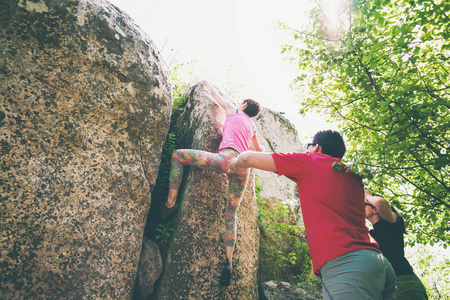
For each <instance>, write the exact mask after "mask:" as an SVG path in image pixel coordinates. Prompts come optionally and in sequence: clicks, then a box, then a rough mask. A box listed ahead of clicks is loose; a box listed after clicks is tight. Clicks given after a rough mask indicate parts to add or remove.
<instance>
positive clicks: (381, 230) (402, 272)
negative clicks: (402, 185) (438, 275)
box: [365, 188, 428, 300]
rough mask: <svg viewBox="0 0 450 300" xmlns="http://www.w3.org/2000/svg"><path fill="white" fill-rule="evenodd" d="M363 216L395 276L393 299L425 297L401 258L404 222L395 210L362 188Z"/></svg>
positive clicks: (422, 289)
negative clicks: (364, 201)
mask: <svg viewBox="0 0 450 300" xmlns="http://www.w3.org/2000/svg"><path fill="white" fill-rule="evenodd" d="M365 194H366V203H365V204H366V219H367V220H369V221H370V222H371V223H372V225H373V229H371V230H370V231H369V233H370V235H371V236H372V237H373V238H374V239H375V240H376V241H377V243H378V244H379V246H380V250H381V252H382V253H383V255H384V256H385V257H386V258H387V259H388V260H389V262H390V263H391V265H392V267H393V268H394V271H395V275H396V276H397V290H396V292H395V296H396V299H405V300H406V299H408V300H415V299H417V300H422V299H428V297H427V292H426V289H425V287H424V285H423V284H422V282H421V281H420V279H419V277H417V275H416V274H415V273H414V271H413V268H412V267H411V265H410V263H409V262H408V260H407V259H406V258H405V250H404V239H403V235H404V234H405V233H406V230H405V221H404V220H403V217H402V216H401V215H400V213H398V211H397V210H396V209H395V207H393V206H392V205H390V204H389V202H388V201H387V200H386V199H384V198H383V197H379V196H374V195H372V193H371V191H370V189H368V188H366V189H365Z"/></svg>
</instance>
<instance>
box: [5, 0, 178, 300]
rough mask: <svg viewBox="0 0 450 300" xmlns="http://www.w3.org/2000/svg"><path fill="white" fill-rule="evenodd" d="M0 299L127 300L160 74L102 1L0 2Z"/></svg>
mask: <svg viewBox="0 0 450 300" xmlns="http://www.w3.org/2000/svg"><path fill="white" fill-rule="evenodd" d="M0 11H1V13H0V139H1V141H0V156H1V162H0V165H1V175H0V194H1V201H0V239H1V240H0V298H1V299H130V298H131V296H132V293H133V287H134V283H135V279H136V273H137V269H138V264H139V258H140V253H141V247H142V237H143V228H144V226H145V221H146V216H147V213H148V210H149V207H150V192H151V190H152V188H153V185H154V183H155V177H156V174H157V170H158V167H159V163H160V155H161V149H162V145H163V142H164V139H165V136H166V133H167V130H168V126H169V118H170V113H171V104H172V99H171V92H170V85H169V82H168V72H167V67H166V66H165V64H164V62H163V61H162V58H161V56H160V54H159V53H158V51H157V49H156V48H155V45H154V44H153V43H152V42H151V41H150V39H149V38H148V37H147V36H146V35H145V34H144V33H143V32H142V30H141V29H139V28H138V27H137V26H136V25H135V23H134V22H133V21H132V20H131V19H130V18H129V17H128V16H127V15H125V14H124V13H123V12H121V11H120V10H119V9H117V8H116V7H114V6H113V5H111V4H110V3H109V2H107V1H104V0H90V1H85V0H83V1H78V0H39V1H38V0H36V1H30V0H2V1H0Z"/></svg>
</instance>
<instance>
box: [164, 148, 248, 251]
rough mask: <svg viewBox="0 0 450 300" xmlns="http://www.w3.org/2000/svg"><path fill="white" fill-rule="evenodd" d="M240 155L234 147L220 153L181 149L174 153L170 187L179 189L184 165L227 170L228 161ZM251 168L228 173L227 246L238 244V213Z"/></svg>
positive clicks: (220, 170) (225, 238)
mask: <svg viewBox="0 0 450 300" xmlns="http://www.w3.org/2000/svg"><path fill="white" fill-rule="evenodd" d="M238 155H239V152H237V151H236V150H234V149H231V148H226V149H222V150H221V151H219V153H211V152H207V151H201V150H191V149H179V150H175V151H174V152H173V153H172V164H171V168H170V175H169V188H170V189H175V190H178V188H179V186H180V184H181V180H182V179H183V166H193V167H197V168H202V169H207V170H212V171H217V172H222V173H224V172H225V169H226V165H227V161H228V160H230V159H231V158H235V157H237V156H238ZM248 174H249V169H241V168H238V169H236V170H233V172H231V173H228V176H229V178H230V185H229V197H228V200H227V205H226V209H225V217H224V218H225V228H226V230H225V234H224V241H225V246H226V247H234V245H235V244H236V215H237V211H238V208H239V204H240V202H241V199H242V196H243V194H244V190H245V186H246V185H247V180H248Z"/></svg>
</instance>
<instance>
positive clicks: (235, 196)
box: [223, 169, 249, 248]
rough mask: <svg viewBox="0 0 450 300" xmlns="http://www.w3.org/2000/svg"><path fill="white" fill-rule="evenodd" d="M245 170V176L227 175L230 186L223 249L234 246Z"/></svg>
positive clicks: (245, 182) (245, 181) (243, 188)
mask: <svg viewBox="0 0 450 300" xmlns="http://www.w3.org/2000/svg"><path fill="white" fill-rule="evenodd" d="M243 170H245V171H246V172H245V174H243V173H242V174H228V177H230V186H229V188H228V193H229V196H228V201H227V206H226V208H225V215H224V218H225V234H224V237H223V239H224V241H225V247H233V248H234V246H235V245H236V217H237V211H238V209H239V205H240V204H241V199H242V196H243V195H244V190H245V186H246V185H247V181H248V174H249V169H243Z"/></svg>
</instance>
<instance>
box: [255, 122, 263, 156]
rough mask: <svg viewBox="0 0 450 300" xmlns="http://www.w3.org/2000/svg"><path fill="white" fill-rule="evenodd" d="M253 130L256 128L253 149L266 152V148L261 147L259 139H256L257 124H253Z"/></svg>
mask: <svg viewBox="0 0 450 300" xmlns="http://www.w3.org/2000/svg"><path fill="white" fill-rule="evenodd" d="M253 128H254V131H255V135H254V136H253V137H252V143H253V147H254V148H255V150H256V151H258V152H264V150H265V149H264V147H263V146H261V144H260V143H259V141H258V138H257V137H256V126H255V124H253Z"/></svg>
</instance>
